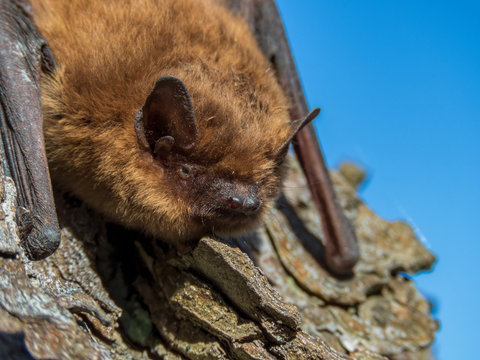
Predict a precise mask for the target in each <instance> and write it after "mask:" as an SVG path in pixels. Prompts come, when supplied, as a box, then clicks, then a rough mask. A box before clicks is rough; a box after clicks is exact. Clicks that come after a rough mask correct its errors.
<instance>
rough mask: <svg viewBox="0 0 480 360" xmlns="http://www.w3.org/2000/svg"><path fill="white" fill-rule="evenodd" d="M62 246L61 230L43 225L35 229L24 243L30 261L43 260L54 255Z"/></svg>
mask: <svg viewBox="0 0 480 360" xmlns="http://www.w3.org/2000/svg"><path fill="white" fill-rule="evenodd" d="M59 245H60V229H59V228H58V227H57V226H49V225H43V226H41V227H40V228H38V229H37V228H33V229H32V231H31V232H30V233H29V234H28V235H27V237H26V239H25V241H24V249H25V252H26V253H27V257H28V258H29V259H30V260H41V259H44V258H46V257H47V256H49V255H51V254H53V252H54V251H55V250H56V249H57V248H58V246H59Z"/></svg>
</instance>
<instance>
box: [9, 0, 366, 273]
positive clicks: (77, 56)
mask: <svg viewBox="0 0 480 360" xmlns="http://www.w3.org/2000/svg"><path fill="white" fill-rule="evenodd" d="M31 5H32V9H31V11H30V9H29V8H27V7H26V6H25V4H23V3H17V2H6V1H2V2H1V8H2V14H3V13H4V12H6V11H16V14H14V17H13V20H12V19H11V16H10V17H9V16H8V15H4V16H2V22H3V23H5V22H6V21H8V22H9V23H10V22H12V21H14V22H19V20H18V19H20V18H21V19H23V20H22V21H23V23H26V24H29V26H31V28H29V29H28V31H26V32H25V31H24V30H23V29H15V30H14V31H10V28H11V25H7V26H5V25H3V29H2V30H3V31H5V32H10V33H12V36H13V40H11V41H10V43H8V44H5V45H4V44H2V49H1V51H2V60H1V64H2V66H3V67H5V68H7V69H11V66H10V67H9V65H8V61H20V60H18V59H17V58H15V59H14V60H11V59H9V58H13V56H11V55H10V56H9V54H8V53H7V51H8V50H10V51H11V50H12V48H13V49H15V46H17V45H16V44H15V41H17V42H18V36H21V34H22V32H25V33H28V34H30V33H32V32H33V33H35V32H36V30H35V28H34V27H33V26H32V25H31V22H29V19H28V16H26V15H30V16H33V19H34V22H35V24H36V26H37V27H38V29H39V33H41V34H42V36H44V37H45V38H46V39H47V40H48V45H47V43H46V41H45V40H43V39H42V38H41V37H40V36H39V33H36V34H37V35H36V36H35V38H36V39H37V41H38V42H39V44H37V45H36V47H37V48H38V50H37V54H34V55H33V56H30V57H33V58H34V59H35V60H34V61H36V62H35V63H34V66H31V65H30V64H27V68H29V69H32V71H31V73H32V75H31V76H32V78H33V81H32V80H31V81H30V83H32V82H33V83H35V82H36V84H38V83H40V84H41V86H40V88H41V112H40V110H39V109H40V104H39V94H38V91H39V89H38V86H36V87H34V89H35V92H34V93H32V94H31V95H30V96H29V98H30V97H32V98H33V99H34V109H35V111H34V113H33V114H31V120H30V121H28V122H27V123H35V126H37V128H35V129H36V130H35V131H34V132H33V133H31V134H26V135H23V134H22V135H20V132H19V131H18V130H15V126H16V127H17V128H19V127H21V126H19V125H17V124H20V122H16V123H15V125H14V126H12V125H11V124H10V123H11V122H12V120H10V119H11V117H10V113H12V111H11V112H7V115H6V116H4V119H3V120H2V121H3V123H6V127H7V128H8V127H10V128H12V127H13V128H14V131H13V134H14V135H13V138H14V139H15V140H14V141H11V142H12V143H14V146H9V145H8V144H9V143H8V142H7V141H5V140H4V144H5V143H6V144H7V146H5V145H4V148H5V147H6V148H7V149H8V151H6V153H8V154H10V153H13V154H15V157H12V159H11V160H9V161H10V163H11V164H12V166H9V168H11V167H13V168H15V166H16V163H17V162H18V160H17V154H18V153H21V154H22V156H23V157H22V158H23V159H24V160H23V161H24V162H25V163H26V164H27V165H25V166H24V168H21V171H19V176H17V178H18V179H20V182H21V183H22V184H23V187H22V188H23V189H24V191H25V193H26V194H27V196H24V197H25V199H26V200H25V199H23V198H21V200H20V201H21V202H23V203H22V204H25V205H22V207H21V208H25V209H26V210H25V211H24V212H23V213H22V214H19V217H20V218H21V219H22V221H21V222H22V224H24V225H22V228H23V229H24V230H23V233H24V238H25V240H24V247H25V249H26V252H27V254H28V255H29V257H30V258H33V259H39V258H42V257H45V256H48V254H49V253H51V252H52V251H54V249H55V248H56V246H58V242H59V233H58V225H57V224H58V223H57V222H56V221H57V220H56V216H55V211H54V205H53V200H52V196H51V189H50V186H49V184H50V181H49V178H48V173H46V174H45V169H46V164H45V158H44V157H42V156H41V155H38V154H41V152H39V150H38V148H40V149H41V148H42V145H43V144H42V143H41V141H37V142H36V145H38V147H37V149H34V150H31V151H30V153H28V154H30V155H28V154H26V153H25V152H24V150H23V149H24V145H25V144H28V143H29V142H31V141H29V140H31V139H32V138H34V137H36V138H37V139H41V136H38V135H39V132H41V130H40V131H39V130H38V124H40V128H41V121H42V117H43V127H44V136H45V149H46V154H47V157H48V163H49V166H50V171H51V174H52V178H53V181H54V183H55V184H58V185H59V186H60V187H62V188H63V189H65V190H67V191H69V192H72V193H73V194H75V195H76V196H78V197H79V198H81V199H82V200H84V201H85V202H86V203H87V204H89V205H90V206H91V207H92V208H94V209H95V210H97V211H98V212H100V213H102V214H103V215H105V216H106V218H108V219H110V220H112V221H114V222H117V223H120V224H121V225H123V226H126V227H128V228H132V229H136V230H139V231H142V232H144V233H146V234H149V235H152V236H154V237H157V238H161V239H162V240H164V241H167V242H170V243H172V244H174V245H176V246H178V247H181V246H183V245H184V244H188V243H190V242H192V241H193V242H194V241H195V240H196V239H198V238H199V237H201V236H202V235H204V234H206V233H212V232H213V233H215V234H218V235H220V236H223V235H235V234H238V233H240V232H244V231H246V230H248V229H251V228H254V227H255V226H257V225H258V224H259V223H261V220H262V217H263V216H264V215H265V214H266V213H267V212H268V210H269V208H270V207H271V206H272V204H273V201H274V200H275V198H276V197H277V195H278V194H279V192H280V190H281V183H282V178H283V176H284V173H285V155H286V153H287V151H288V147H289V145H290V143H291V142H292V140H293V139H294V137H295V136H297V141H296V142H295V144H294V146H295V149H296V151H297V153H298V154H299V155H300V159H301V163H302V166H303V168H304V170H305V172H306V174H307V177H308V179H309V182H310V184H311V188H312V189H313V196H314V199H315V201H316V203H317V206H318V207H319V209H320V210H321V213H322V214H323V217H322V218H323V220H322V223H323V225H324V231H325V234H326V237H327V243H326V260H327V264H328V266H329V267H330V268H331V270H332V271H334V272H336V273H340V274H343V273H347V272H349V271H350V270H351V267H352V266H353V264H354V263H355V261H356V258H357V257H358V251H357V249H356V246H355V241H354V238H353V232H352V231H351V229H350V228H349V226H348V223H347V222H346V220H345V218H344V217H343V214H342V213H341V211H340V210H339V207H338V205H337V204H336V201H335V195H334V192H333V190H332V186H331V183H330V181H329V178H328V175H327V172H326V168H325V164H324V162H323V158H322V154H321V151H320V147H319V145H318V142H317V141H316V137H315V136H313V137H312V134H314V130H313V127H312V126H311V125H307V124H309V123H310V122H311V120H313V118H315V117H316V116H317V115H318V113H319V109H314V110H313V111H311V112H310V113H308V114H307V112H306V109H307V108H306V103H305V100H304V98H303V93H302V91H301V87H300V85H299V81H298V77H297V76H296V70H295V67H294V65H293V61H292V59H291V55H290V52H289V49H288V42H287V41H286V39H285V35H284V32H283V27H282V25H281V22H279V15H278V12H277V11H276V8H275V4H274V2H272V1H265V2H261V1H230V2H226V5H227V7H229V8H230V9H231V10H233V11H235V12H236V14H234V13H233V12H232V11H231V10H229V9H227V8H226V7H225V6H224V5H222V4H221V3H220V2H219V1H214V0H176V1H174V0H162V1H158V0H157V1H155V0H143V1H125V3H124V4H122V6H119V4H118V2H117V1H113V0H105V1H93V0H88V1H71V2H64V1H59V0H34V1H31ZM12 9H13V10H12ZM262 12H265V13H267V14H273V16H272V21H273V23H272V21H271V22H270V23H269V22H268V21H267V22H265V21H262V24H259V23H258V22H257V23H256V22H255V21H256V20H255V19H258V15H259V14H262ZM32 14H33V15H32ZM10 15H11V14H10ZM241 17H243V19H244V20H242V19H241ZM245 20H246V21H245ZM249 25H250V27H251V28H254V29H256V30H255V35H256V37H257V39H255V38H254V36H253V34H252V33H251V31H250V29H249ZM3 31H2V32H3ZM19 34H20V35H19ZM16 37H17V38H16ZM262 38H263V40H262ZM38 39H40V40H38ZM276 39H280V41H277V40H276ZM272 40H273V41H272ZM257 41H258V43H259V44H277V45H274V47H275V46H276V48H274V49H269V48H268V45H267V48H265V46H264V47H262V49H260V48H259V46H258V45H257ZM270 46H271V45H270ZM30 48H31V47H30ZM50 49H51V51H50ZM52 54H53V55H52ZM265 55H267V56H265ZM4 58H5V60H4ZM24 58H25V56H24ZM5 61H7V65H3V64H5ZM3 67H2V70H3ZM24 67H25V66H24ZM7 73H8V72H7ZM40 74H41V76H40ZM14 75H15V74H13V75H12V79H14ZM16 76H17V77H18V74H17V75H16ZM15 78H16V77H15ZM40 78H41V79H40ZM277 78H278V80H277ZM292 79H293V81H292ZM3 83H4V82H3V78H2V84H3ZM5 84H7V85H2V86H5V87H7V89H10V88H12V87H13V88H14V89H15V88H16V86H17V85H15V84H13V85H12V84H11V82H10V83H8V82H5ZM27 85H28V84H26V85H25V87H26V86H27ZM282 88H283V89H282ZM6 93H7V95H8V99H7V100H3V99H2V107H3V108H4V109H5V108H6V109H7V110H8V109H9V104H10V103H11V102H13V103H15V101H14V100H15V98H16V96H18V95H19V93H18V92H17V93H15V92H13V93H12V94H9V93H8V92H6ZM17 103H18V101H17ZM292 103H293V104H292ZM18 107H19V108H21V110H22V111H23V110H24V108H27V107H26V106H22V105H21V104H20V105H19V106H18ZM25 111H27V112H28V111H29V109H28V108H27V109H26V110H25ZM13 112H15V111H13ZM31 112H32V111H31V110H30V113H31ZM4 113H5V110H4ZM291 119H294V120H291ZM20 121H22V120H20ZM23 121H24V120H23ZM304 127H306V129H305V130H303V131H301V132H300V130H301V129H302V128H304ZM6 134H7V135H9V134H10V133H8V132H6ZM302 134H303V135H302ZM9 136H10V137H12V135H9ZM3 138H4V137H3V135H2V140H3ZM7 138H8V136H7ZM7 140H8V139H7ZM37 143H39V144H37ZM12 148H13V149H14V151H10V150H11V149H12ZM35 152H36V154H37V158H38V157H39V156H40V158H41V159H40V160H35V159H34V158H33V157H32V156H33V155H32V153H35ZM25 154H26V155H25ZM9 156H10V155H7V154H6V155H5V158H7V159H8V158H9ZM41 161H43V162H41ZM10 163H9V164H10ZM312 163H313V164H314V166H315V169H313V170H312V169H311V168H312V166H311V164H312ZM38 164H41V165H38ZM34 168H40V169H41V170H42V171H43V172H44V173H43V174H42V176H40V175H39V176H38V177H37V178H32V179H30V178H28V180H25V175H24V174H25V173H26V174H28V176H31V174H32V170H31V169H34ZM22 169H23V170H22ZM25 170H26V171H25ZM319 174H320V175H319ZM14 178H15V177H14ZM37 184H40V185H37ZM30 188H32V189H33V191H29V189H30ZM31 194H33V195H31ZM29 199H31V200H29Z"/></svg>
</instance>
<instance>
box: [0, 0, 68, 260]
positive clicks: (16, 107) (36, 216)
mask: <svg viewBox="0 0 480 360" xmlns="http://www.w3.org/2000/svg"><path fill="white" fill-rule="evenodd" d="M28 11H29V8H28V5H27V4H26V3H25V2H20V1H16V0H15V1H14V0H10V1H8V0H0V127H1V128H0V130H1V137H0V140H1V142H0V156H1V158H2V165H3V168H4V171H5V173H6V174H7V175H9V176H10V177H11V178H12V179H13V180H14V182H15V185H16V188H17V203H18V208H19V209H20V211H19V212H18V214H17V215H18V223H19V227H20V235H21V239H22V245H23V246H24V248H25V250H26V253H27V255H28V256H29V258H31V259H41V258H44V257H46V256H48V255H50V254H51V253H53V252H54V251H55V249H56V248H57V247H58V245H59V242H60V230H59V227H58V221H57V216H56V213H55V205H54V201H53V196H52V189H51V185H50V177H49V173H48V167H47V160H46V156H45V149H44V140H43V132H42V111H41V103H40V89H39V78H40V72H41V71H42V68H43V69H44V70H50V71H52V70H53V68H54V62H53V57H51V53H50V51H49V50H48V45H47V43H46V41H45V40H44V39H43V38H42V37H41V36H40V34H39V33H38V31H37V30H36V28H35V26H34V25H33V24H32V22H31V19H30V17H29V16H28Z"/></svg>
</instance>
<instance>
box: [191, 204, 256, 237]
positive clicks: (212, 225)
mask: <svg viewBox="0 0 480 360" xmlns="http://www.w3.org/2000/svg"><path fill="white" fill-rule="evenodd" d="M263 214H264V211H263V206H261V205H260V206H259V208H258V209H257V210H256V211H255V212H253V213H247V214H246V213H238V212H232V211H229V210H228V209H223V208H222V209H217V210H216V211H214V212H210V213H208V214H205V215H203V216H198V217H197V221H198V222H200V223H201V224H202V226H204V227H205V228H207V229H208V230H209V231H211V232H213V233H215V234H218V235H229V236H230V235H237V234H240V233H245V232H247V231H249V230H252V229H253V228H254V227H256V226H258V224H259V223H260V222H261V219H262V218H263Z"/></svg>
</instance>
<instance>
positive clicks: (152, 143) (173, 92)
mask: <svg viewBox="0 0 480 360" xmlns="http://www.w3.org/2000/svg"><path fill="white" fill-rule="evenodd" d="M135 131H136V133H137V137H138V140H139V143H140V145H141V146H142V147H143V148H144V149H145V150H149V151H151V152H153V153H155V154H156V155H161V154H165V153H168V152H169V151H170V149H171V148H172V147H176V148H179V149H183V150H188V149H190V148H191V147H192V146H193V145H195V142H196V141H197V138H198V129H197V120H196V119H195V115H194V113H193V105H192V100H191V98H190V94H189V93H188V90H187V87H186V86H185V84H184V83H183V81H182V80H180V79H179V78H177V77H175V76H172V75H166V76H162V77H160V78H159V79H158V80H157V82H156V83H155V86H154V87H153V90H152V91H151V92H150V94H148V96H147V100H146V101H145V105H143V107H142V109H141V110H140V111H139V112H138V113H137V116H136V117H135Z"/></svg>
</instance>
